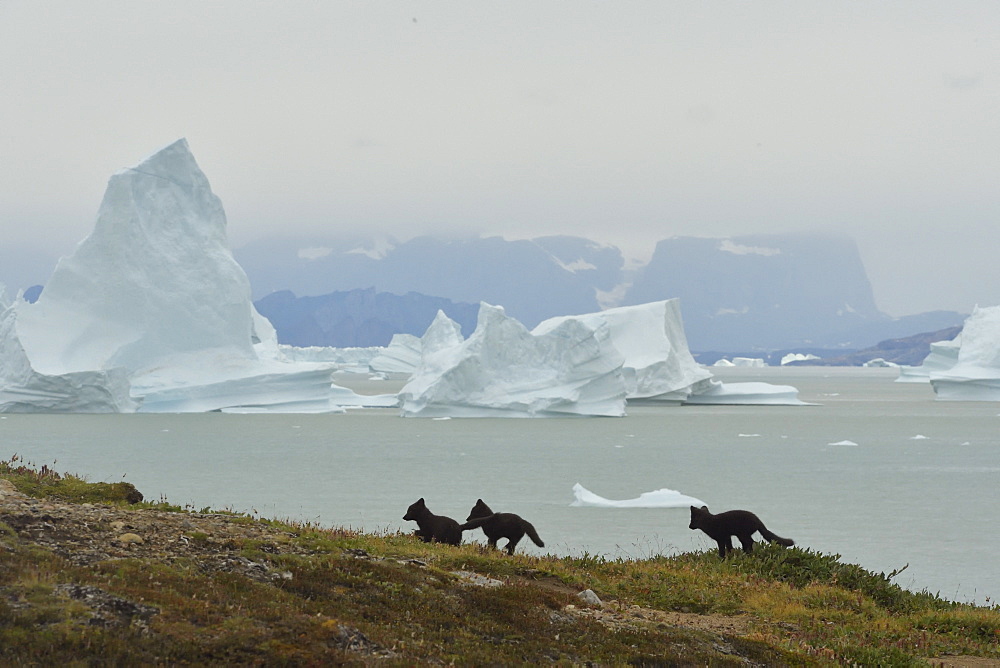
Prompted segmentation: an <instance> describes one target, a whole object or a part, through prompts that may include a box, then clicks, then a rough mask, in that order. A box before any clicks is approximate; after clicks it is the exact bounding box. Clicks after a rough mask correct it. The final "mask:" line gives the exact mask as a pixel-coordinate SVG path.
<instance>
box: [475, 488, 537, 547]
mask: <svg viewBox="0 0 1000 668" xmlns="http://www.w3.org/2000/svg"><path fill="white" fill-rule="evenodd" d="M477 527H478V528H480V529H482V530H483V533H485V534H486V538H487V539H488V542H489V544H490V547H493V548H496V546H497V541H498V540H500V539H501V538H506V539H507V545H506V547H505V548H504V549H505V550H507V554H514V548H515V547H517V543H518V541H519V540H521V539H522V538H524V534H528V538H530V539H531V541H532V542H533V543H534V544H535V545H537V546H538V547H545V543H543V542H542V539H541V538H539V537H538V534H537V533H536V532H535V527H533V526H532V525H531V522H529V521H528V520H526V519H523V518H522V517H521V516H520V515H515V514H514V513H494V512H493V511H492V510H490V507H489V506H487V505H486V504H485V503H483V500H482V499H478V500H477V501H476V505H474V506H473V507H472V510H471V511H470V512H469V517H468V518H466V522H465V524H463V525H461V526H459V527H458V528H459V529H460V530H462V531H465V530H466V529H475V528H477Z"/></svg>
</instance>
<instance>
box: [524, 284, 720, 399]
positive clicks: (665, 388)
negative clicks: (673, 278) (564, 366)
mask: <svg viewBox="0 0 1000 668" xmlns="http://www.w3.org/2000/svg"><path fill="white" fill-rule="evenodd" d="M568 321H577V322H580V323H583V324H584V325H586V326H587V327H589V328H591V329H595V330H596V329H597V328H598V327H600V326H601V325H602V324H603V325H606V326H607V327H608V330H609V336H610V342H611V345H612V346H614V347H615V348H617V349H618V351H619V352H620V353H621V354H622V355H623V356H624V362H623V366H624V378H625V383H626V388H627V392H628V394H627V396H628V400H629V401H630V402H636V401H639V400H641V401H647V402H648V401H656V402H672V403H678V402H680V401H683V400H684V399H685V398H686V397H687V396H688V395H689V394H690V393H691V392H692V391H694V390H695V389H696V388H698V387H701V386H702V385H704V384H707V382H708V381H709V379H710V378H711V377H712V374H711V372H709V371H708V370H707V369H704V368H702V367H701V366H700V365H699V364H698V363H697V362H695V360H694V357H692V356H691V351H690V350H689V349H688V344H687V336H686V335H685V333H684V323H683V321H682V319H681V308H680V300H679V299H667V300H664V301H658V302H650V303H648V304H640V305H638V306H622V307H619V308H612V309H608V310H606V311H600V312H598V313H588V314H585V315H572V316H560V317H557V318H550V319H548V320H545V321H543V322H541V323H539V324H538V326H537V327H535V329H534V330H532V332H533V333H534V334H536V335H542V334H546V333H548V332H550V331H552V330H553V329H555V328H556V327H558V326H560V325H562V324H564V323H566V322H568Z"/></svg>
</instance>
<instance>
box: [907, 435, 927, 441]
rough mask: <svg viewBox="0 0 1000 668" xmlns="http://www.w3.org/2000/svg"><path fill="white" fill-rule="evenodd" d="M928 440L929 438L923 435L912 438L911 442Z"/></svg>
mask: <svg viewBox="0 0 1000 668" xmlns="http://www.w3.org/2000/svg"><path fill="white" fill-rule="evenodd" d="M926 438H927V436H924V435H923V434H917V435H916V436H910V440H911V441H923V440H925V439H926Z"/></svg>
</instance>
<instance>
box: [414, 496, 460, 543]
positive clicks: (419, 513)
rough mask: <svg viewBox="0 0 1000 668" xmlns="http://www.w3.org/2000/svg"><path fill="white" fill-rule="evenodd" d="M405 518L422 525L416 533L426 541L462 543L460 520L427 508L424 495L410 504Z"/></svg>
mask: <svg viewBox="0 0 1000 668" xmlns="http://www.w3.org/2000/svg"><path fill="white" fill-rule="evenodd" d="M403 519H404V520H413V521H414V522H416V523H417V526H418V527H420V528H419V529H417V530H416V531H415V532H414V533H415V534H416V536H417V537H418V538H419V539H420V540H422V541H424V542H425V543H430V542H431V541H436V542H438V543H448V544H449V545H461V544H462V530H461V529H460V528H459V526H458V522H456V521H455V520H453V519H452V518H450V517H446V516H444V515H435V514H434V513H432V512H431V511H430V509H428V508H427V504H425V503H424V497H420V498H419V499H417V500H416V501H415V502H413V503H411V504H410V507H409V508H407V509H406V514H405V515H403Z"/></svg>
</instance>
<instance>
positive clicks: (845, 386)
mask: <svg viewBox="0 0 1000 668" xmlns="http://www.w3.org/2000/svg"><path fill="white" fill-rule="evenodd" d="M713 373H715V375H716V377H717V378H719V379H721V380H724V381H727V382H731V381H740V380H755V381H760V380H763V381H767V382H773V383H782V384H791V385H794V386H796V387H798V388H799V390H800V398H802V399H803V400H805V401H809V402H813V403H815V404H816V405H813V406H787V407H786V406H666V407H653V406H630V407H629V409H628V416H627V417H624V418H565V419H496V418H493V419H453V420H435V419H420V418H401V417H399V416H398V414H397V412H396V411H395V410H393V409H361V410H353V411H349V412H348V413H346V414H342V415H227V414H220V413H209V414H186V415H7V416H4V417H2V418H0V458H8V457H9V456H11V455H12V454H14V453H17V454H18V455H19V456H21V457H23V458H25V459H27V460H29V461H32V462H33V463H35V464H36V465H38V466H41V465H42V464H47V465H49V466H50V467H53V468H55V469H56V470H57V471H66V472H72V473H76V474H80V475H84V476H86V477H87V478H88V479H89V480H91V481H107V482H115V481H118V480H126V481H129V482H132V483H133V484H134V485H135V486H136V487H137V488H138V489H139V490H140V491H141V492H142V493H143V494H144V495H145V496H146V498H147V499H148V500H159V499H161V498H165V499H166V500H167V501H169V502H171V503H175V504H178V505H188V506H192V507H194V508H195V509H201V508H203V507H212V508H219V509H221V508H226V509H232V510H236V511H242V512H248V513H252V514H256V515H261V516H264V517H274V518H281V519H293V520H298V521H307V522H313V523H317V524H319V525H323V526H345V527H352V528H356V529H365V530H369V531H375V532H382V531H397V530H402V531H412V530H414V529H415V528H416V526H415V525H414V524H413V523H412V522H404V521H403V520H402V516H403V514H404V513H405V511H406V508H407V506H408V505H409V504H411V503H412V502H413V501H415V500H416V499H417V498H420V497H423V498H424V499H425V500H426V502H427V505H428V507H429V508H430V509H431V511H432V512H435V513H437V514H442V515H449V516H451V517H454V518H456V519H459V520H464V519H465V517H466V515H467V514H468V512H469V509H471V507H472V506H473V504H474V503H475V502H476V500H477V499H478V498H482V499H483V500H484V501H486V502H487V503H488V504H490V506H492V508H493V509H494V510H496V511H507V512H515V513H518V514H520V515H522V516H523V517H525V518H527V519H528V520H530V521H531V522H532V523H533V524H534V525H535V527H536V529H537V530H538V533H539V535H540V536H541V537H542V539H543V540H544V541H545V547H544V548H538V547H536V546H534V545H533V544H531V542H530V540H528V539H527V538H525V539H524V540H522V542H521V544H520V545H519V547H518V549H519V550H523V551H526V552H528V553H531V554H544V553H553V554H576V555H579V554H584V553H587V554H592V555H603V556H606V557H608V558H643V557H649V556H653V555H659V554H668V555H669V554H675V553H677V552H682V551H689V550H703V549H713V550H714V549H715V543H714V542H713V541H711V540H710V539H709V538H708V537H707V536H705V535H704V534H703V533H701V532H700V531H699V532H696V531H691V530H689V529H688V528H687V525H688V519H689V510H688V508H687V507H683V508H638V509H627V508H593V507H572V506H571V505H570V504H571V502H572V501H573V493H572V488H573V485H574V484H575V483H578V482H579V483H580V484H582V485H583V486H584V487H586V488H587V489H589V490H590V491H592V492H594V493H596V494H599V495H601V496H603V497H605V498H608V499H630V498H635V497H637V496H639V495H640V494H641V493H643V492H648V491H653V490H658V489H661V488H669V489H674V490H678V491H680V492H681V493H683V494H686V495H688V496H692V497H696V498H698V499H701V500H702V501H704V502H705V503H706V504H707V505H708V506H709V508H710V509H711V510H712V511H714V512H720V511H723V510H728V509H732V508H744V509H749V510H752V511H753V512H755V513H757V514H758V515H759V516H760V517H761V518H762V519H763V521H764V522H765V523H766V524H767V526H768V527H769V528H770V529H771V530H772V531H774V532H775V533H777V534H778V535H781V536H785V537H789V538H793V539H794V540H795V541H796V543H797V544H798V545H800V546H803V547H808V548H811V549H814V550H818V551H821V552H825V553H836V554H840V555H842V556H843V558H844V559H845V560H846V561H850V562H853V563H858V564H861V565H862V566H864V567H865V568H868V569H870V570H874V571H877V572H890V571H892V570H898V569H901V568H903V567H904V566H907V568H906V570H904V571H903V572H902V573H900V574H899V575H897V576H896V577H895V580H894V581H895V582H897V583H899V584H900V585H902V586H905V587H908V588H910V589H914V590H924V589H926V590H929V591H931V592H932V593H938V592H939V593H940V594H941V595H942V596H945V597H946V598H949V599H953V600H960V601H975V602H978V603H988V604H993V603H995V602H997V600H998V597H1000V577H998V575H997V574H998V572H1000V569H998V560H997V556H996V555H997V554H1000V531H998V518H1000V415H998V414H1000V404H997V403H995V402H941V401H935V400H934V394H933V391H932V390H931V388H930V386H929V385H926V384H901V383H894V382H893V380H894V379H895V377H896V372H895V370H892V369H858V368H822V367H819V368H817V367H811V368H808V367H807V368H801V367H800V368H764V369H747V368H735V369H733V368H726V369H713ZM341 381H343V378H341ZM348 382H349V380H348ZM357 386H358V387H360V388H361V389H363V390H365V391H371V392H373V393H375V392H391V391H394V390H395V389H398V388H396V387H395V386H391V384H389V385H379V383H371V382H363V381H359V382H358V383H357ZM465 536H466V539H467V540H479V541H482V540H483V536H482V532H480V531H474V532H467V533H466V534H465Z"/></svg>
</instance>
